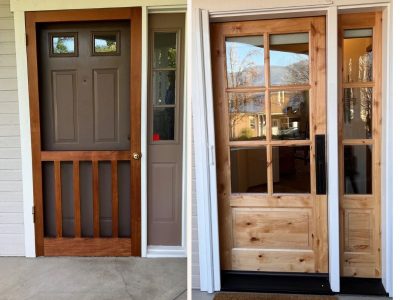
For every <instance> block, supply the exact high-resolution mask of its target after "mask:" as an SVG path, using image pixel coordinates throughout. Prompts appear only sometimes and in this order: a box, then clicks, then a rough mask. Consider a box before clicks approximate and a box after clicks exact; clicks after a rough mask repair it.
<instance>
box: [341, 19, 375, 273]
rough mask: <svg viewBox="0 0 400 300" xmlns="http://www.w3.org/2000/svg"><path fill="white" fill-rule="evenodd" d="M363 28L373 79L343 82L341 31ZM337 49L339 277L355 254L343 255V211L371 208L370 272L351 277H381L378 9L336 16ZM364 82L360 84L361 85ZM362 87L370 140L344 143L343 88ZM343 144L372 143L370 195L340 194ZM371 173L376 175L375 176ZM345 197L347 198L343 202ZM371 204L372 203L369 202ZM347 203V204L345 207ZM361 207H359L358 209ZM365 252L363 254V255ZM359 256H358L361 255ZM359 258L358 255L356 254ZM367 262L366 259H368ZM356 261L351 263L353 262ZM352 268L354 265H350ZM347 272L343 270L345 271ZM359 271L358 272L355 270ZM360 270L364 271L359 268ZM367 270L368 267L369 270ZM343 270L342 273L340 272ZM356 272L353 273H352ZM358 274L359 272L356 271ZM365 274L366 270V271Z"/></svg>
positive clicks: (342, 177) (354, 140)
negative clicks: (368, 99) (367, 92)
mask: <svg viewBox="0 0 400 300" xmlns="http://www.w3.org/2000/svg"><path fill="white" fill-rule="evenodd" d="M363 28H372V30H373V34H372V49H373V67H372V73H373V79H372V81H370V82H365V83H360V82H354V83H344V81H343V75H344V71H343V70H344V63H343V60H342V58H343V33H344V30H345V29H363ZM338 37H339V40H338V45H339V46H338V48H339V66H340V68H339V70H341V71H340V72H339V80H338V84H339V91H338V93H339V127H338V132H339V134H338V136H339V197H340V225H341V226H340V231H341V235H340V251H341V254H342V255H341V264H340V269H341V274H342V275H341V276H343V277H351V276H350V275H349V270H346V271H345V266H344V265H345V262H346V261H347V260H351V259H352V258H353V259H354V258H356V257H357V253H354V252H353V254H351V251H348V253H347V254H345V215H344V214H345V210H346V209H348V210H351V209H360V210H362V209H370V210H373V213H372V219H373V225H372V227H373V229H372V233H371V235H372V238H371V240H373V241H371V242H372V244H373V245H371V247H373V250H372V253H373V254H372V256H373V257H374V267H373V268H374V269H375V270H374V274H373V275H371V274H369V275H367V274H366V273H362V274H361V275H357V274H354V275H353V276H361V277H368V278H369V277H371V278H381V276H382V259H381V251H380V249H381V240H382V237H381V227H382V221H381V198H382V193H381V185H382V183H381V162H382V150H381V149H382V145H381V140H382V118H383V115H382V106H383V105H382V12H367V13H354V14H352V13H346V14H342V15H340V16H339V31H338ZM363 84H364V85H363ZM362 87H368V88H369V87H371V88H373V100H372V103H373V104H372V106H373V110H372V128H373V129H372V137H371V138H370V139H368V138H365V139H361V138H357V139H353V140H351V139H347V141H346V142H344V137H343V127H344V126H343V113H344V112H343V109H342V108H343V105H344V99H343V90H344V89H345V88H362ZM346 145H351V146H355V145H369V146H372V148H373V149H372V157H371V159H372V162H371V166H372V172H373V173H374V175H373V176H372V182H371V189H372V191H371V194H367V195H363V194H353V195H352V194H347V195H346V194H345V193H344V184H343V179H344V146H346ZM375 172H376V173H377V175H375ZM368 198H370V199H372V201H371V202H372V203H368V201H365V200H368ZM346 200H347V201H346ZM352 200H357V201H360V202H361V201H364V203H363V205H360V206H357V205H354V206H352V207H351V208H350V206H351V205H349V204H350V202H351V201H352ZM371 204H372V205H371ZM346 206H347V207H346ZM361 207H362V208H361ZM376 235H378V236H376ZM365 254H366V253H364V255H365ZM361 257H362V256H361ZM358 258H359V259H360V260H362V259H361V258H360V256H358ZM368 262H369V263H370V261H368ZM356 264H357V263H355V265H356ZM352 268H354V269H356V268H357V267H356V266H354V265H353V267H352ZM360 268H361V267H358V268H357V270H360ZM347 269H350V267H349V266H347ZM346 272H347V273H346ZM359 272H360V271H359ZM363 272H366V271H365V270H363ZM369 272H371V270H370V271H369ZM343 273H346V275H343ZM354 273H356V272H354ZM360 273H361V272H360ZM367 273H368V272H367Z"/></svg>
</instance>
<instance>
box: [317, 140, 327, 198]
mask: <svg viewBox="0 0 400 300" xmlns="http://www.w3.org/2000/svg"><path fill="white" fill-rule="evenodd" d="M315 144H316V149H315V169H316V170H315V171H316V172H315V173H316V174H315V180H316V186H317V195H326V153H325V134H317V135H316V136H315Z"/></svg>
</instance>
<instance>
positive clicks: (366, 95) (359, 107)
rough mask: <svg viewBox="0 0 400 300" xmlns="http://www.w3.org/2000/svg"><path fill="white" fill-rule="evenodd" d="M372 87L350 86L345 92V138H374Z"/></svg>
mask: <svg viewBox="0 0 400 300" xmlns="http://www.w3.org/2000/svg"><path fill="white" fill-rule="evenodd" d="M372 97H373V90H372V88H348V89H344V93H343V106H344V107H343V111H344V113H343V118H344V119H343V138H345V139H370V138H372Z"/></svg>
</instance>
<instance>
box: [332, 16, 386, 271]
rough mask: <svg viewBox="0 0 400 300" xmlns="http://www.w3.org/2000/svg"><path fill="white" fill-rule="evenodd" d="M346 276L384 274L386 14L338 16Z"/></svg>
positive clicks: (341, 172)
mask: <svg viewBox="0 0 400 300" xmlns="http://www.w3.org/2000/svg"><path fill="white" fill-rule="evenodd" d="M339 29H340V31H339V32H340V35H339V50H340V51H339V53H340V55H341V56H340V60H339V62H340V63H341V76H340V86H341V89H340V98H339V99H340V102H339V104H340V106H339V126H340V127H339V162H340V168H339V170H340V185H339V186H340V189H339V191H340V229H341V230H340V241H341V248H340V249H341V276H343V277H363V278H380V277H381V276H382V271H381V130H382V129H381V126H382V13H381V12H374V13H361V14H343V15H341V16H340V18H339Z"/></svg>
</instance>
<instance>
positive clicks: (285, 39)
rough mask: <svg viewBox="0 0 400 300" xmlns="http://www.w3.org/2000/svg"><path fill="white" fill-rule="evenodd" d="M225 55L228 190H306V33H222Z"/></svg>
mask: <svg viewBox="0 0 400 300" xmlns="http://www.w3.org/2000/svg"><path fill="white" fill-rule="evenodd" d="M225 56H226V87H227V88H226V95H227V100H228V101H227V105H228V113H229V120H227V121H228V122H229V144H230V155H229V156H230V170H231V172H230V175H231V192H232V193H268V194H273V193H279V194H282V193H310V192H311V180H310V146H311V145H312V141H311V140H310V114H309V111H310V97H309V90H310V88H311V85H310V76H309V74H310V67H309V66H310V55H309V33H308V32H302V33H287V34H264V35H249V36H230V37H226V38H225ZM300 161H301V163H299V162H300Z"/></svg>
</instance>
